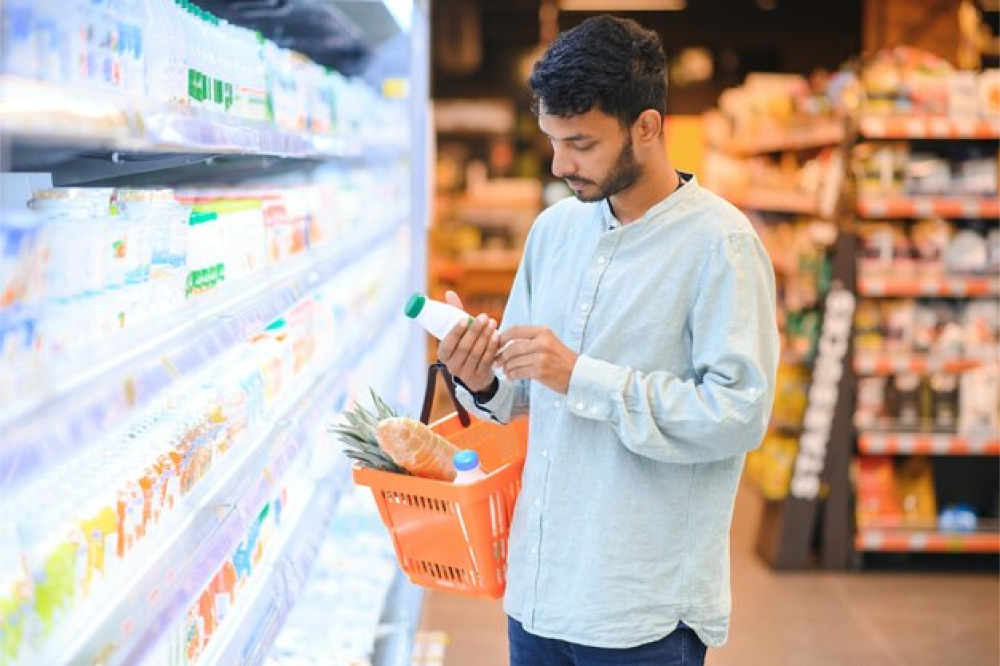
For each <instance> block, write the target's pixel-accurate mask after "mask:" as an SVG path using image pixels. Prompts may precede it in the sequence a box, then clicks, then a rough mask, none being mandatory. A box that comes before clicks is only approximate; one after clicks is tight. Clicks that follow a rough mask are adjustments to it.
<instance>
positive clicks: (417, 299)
mask: <svg viewBox="0 0 1000 666" xmlns="http://www.w3.org/2000/svg"><path fill="white" fill-rule="evenodd" d="M403 312H405V313H406V316H407V317H409V318H410V319H413V320H415V321H416V322H417V323H418V324H420V325H421V326H423V327H424V328H426V329H427V332H428V333H430V334H431V335H433V336H434V337H435V338H437V339H438V340H443V339H444V337H445V336H446V335H448V333H450V332H451V329H453V328H454V327H455V324H458V323H460V322H466V323H467V324H468V325H470V326H471V325H472V321H473V319H472V316H471V315H469V313H468V312H465V311H464V310H460V309H458V308H456V307H455V306H454V305H451V304H449V303H444V302H442V301H435V300H433V299H430V298H427V297H426V296H425V295H423V294H421V293H419V292H417V293H415V294H413V295H412V296H410V300H408V301H407V302H406V307H405V308H404V309H403Z"/></svg>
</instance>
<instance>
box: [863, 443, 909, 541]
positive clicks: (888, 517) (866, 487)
mask: <svg viewBox="0 0 1000 666" xmlns="http://www.w3.org/2000/svg"><path fill="white" fill-rule="evenodd" d="M854 473H855V483H856V484H857V492H856V493H855V497H856V498H857V504H856V507H855V512H856V518H857V522H858V526H859V527H892V526H896V525H899V523H900V522H901V521H902V517H903V512H902V508H901V507H900V503H899V497H898V495H897V494H896V470H895V467H894V466H893V460H892V458H891V457H890V456H861V457H859V458H857V459H855V461H854Z"/></svg>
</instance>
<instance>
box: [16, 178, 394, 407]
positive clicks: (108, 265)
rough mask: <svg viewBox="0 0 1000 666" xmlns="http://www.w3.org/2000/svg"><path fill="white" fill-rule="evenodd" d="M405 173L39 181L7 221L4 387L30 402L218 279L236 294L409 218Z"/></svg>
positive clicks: (199, 297)
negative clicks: (115, 184) (191, 182)
mask: <svg viewBox="0 0 1000 666" xmlns="http://www.w3.org/2000/svg"><path fill="white" fill-rule="evenodd" d="M407 178H408V172H407V171H406V170H405V169H400V168H384V169H379V174H378V178H377V180H376V179H375V178H373V177H372V175H371V174H370V173H367V172H362V171H360V170H356V169H354V170H351V169H348V170H326V171H325V172H321V174H320V175H317V176H316V177H315V179H314V182H313V183H311V184H307V185H299V186H295V187H274V188H262V187H260V186H256V187H227V188H224V189H219V188H216V189H212V190H182V191H176V192H174V191H172V190H167V189H159V190H135V189H113V188H57V189H51V190H44V191H38V192H36V193H35V196H34V199H32V201H31V202H30V203H29V210H27V211H21V210H9V211H8V210H5V211H4V214H3V216H2V219H0V275H2V276H3V282H2V283H0V313H2V318H0V319H2V323H0V358H3V359H4V362H5V363H4V366H3V368H2V369H0V397H2V398H3V399H4V400H5V401H7V402H8V404H9V403H10V402H12V401H15V398H17V399H18V400H19V401H21V402H23V401H24V400H25V399H28V398H31V397H33V396H34V395H35V394H37V393H38V392H40V391H42V390H46V389H47V387H50V386H51V385H52V383H53V381H52V379H53V376H54V375H56V374H60V375H64V376H65V374H67V373H72V372H73V371H74V370H75V369H77V368H81V367H87V366H90V365H93V363H94V359H95V357H99V356H100V353H97V352H98V351H99V350H100V348H101V347H102V346H103V347H104V348H106V349H107V351H108V352H109V353H112V354H117V353H118V352H119V351H120V349H121V345H122V342H123V340H131V341H134V340H135V339H137V338H138V339H141V338H149V337H150V336H151V335H155V334H156V333H160V332H162V330H163V324H164V322H165V321H168V322H169V321H172V322H176V323H181V322H183V321H188V320H190V318H191V317H192V315H196V314H198V312H199V311H200V310H199V309H201V308H204V307H205V303H206V302H208V301H206V300H205V299H204V298H203V296H205V295H207V293H208V292H210V291H223V292H224V293H222V294H220V297H225V296H229V297H231V296H233V295H234V294H236V293H237V292H236V290H237V289H241V290H242V289H245V288H246V286H247V284H248V283H249V282H257V283H258V284H259V283H262V282H265V281H267V280H268V278H269V277H273V276H274V275H276V274H280V273H281V272H282V271H283V270H285V269H286V268H287V267H288V266H290V265H291V266H295V265H297V264H296V263H295V262H294V261H293V260H295V259H300V262H299V263H302V262H312V261H315V260H316V256H317V255H319V254H323V253H325V252H327V251H328V248H329V247H332V243H331V241H333V240H334V239H336V238H345V237H351V236H352V235H353V236H355V237H357V236H360V235H361V234H362V233H363V232H365V228H366V227H367V228H371V227H373V226H374V225H372V223H371V222H370V219H372V218H374V219H376V220H381V221H383V223H384V224H385V225H398V224H400V223H401V222H402V221H403V219H404V215H405V210H404V209H403V208H401V206H400V204H401V202H402V203H404V204H405V202H406V200H407V196H406V195H407V182H406V180H407ZM362 200H367V201H370V202H371V204H370V207H369V208H368V210H367V212H366V217H363V216H362V215H361V214H360V202H361V201H362ZM367 216H370V217H367ZM223 287H225V289H223ZM154 331H155V332H154ZM126 336H128V337H126Z"/></svg>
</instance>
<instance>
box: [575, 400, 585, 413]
mask: <svg viewBox="0 0 1000 666" xmlns="http://www.w3.org/2000/svg"><path fill="white" fill-rule="evenodd" d="M584 407H586V405H585V404H583V403H582V402H578V403H576V408H577V409H579V410H580V411H581V412H582V411H583V408H584Z"/></svg>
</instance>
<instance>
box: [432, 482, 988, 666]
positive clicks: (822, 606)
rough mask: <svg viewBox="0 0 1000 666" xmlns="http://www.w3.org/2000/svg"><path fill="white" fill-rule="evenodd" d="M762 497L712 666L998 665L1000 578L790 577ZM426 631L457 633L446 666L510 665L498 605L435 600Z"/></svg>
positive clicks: (741, 505) (746, 515) (741, 506)
mask: <svg viewBox="0 0 1000 666" xmlns="http://www.w3.org/2000/svg"><path fill="white" fill-rule="evenodd" d="M759 511H760V500H759V499H758V496H757V495H756V494H755V493H754V492H753V491H752V490H750V489H749V488H743V489H741V491H740V496H739V499H738V502H737V510H736V515H735V518H734V524H733V538H732V550H733V576H732V578H733V606H734V611H733V619H732V627H731V630H730V639H729V643H728V644H727V645H726V646H725V647H723V648H721V649H718V650H710V651H709V657H708V662H707V663H708V666H998V664H1000V628H998V627H1000V587H998V577H997V576H996V575H993V574H960V573H947V574H941V573H935V574H900V573H877V574H876V573H868V572H860V573H846V574H845V573H837V574H826V573H794V574H788V573H782V574H777V573H774V572H772V571H771V570H770V569H769V568H768V567H767V566H766V565H764V564H763V563H762V562H761V561H760V560H759V559H758V558H757V556H756V555H755V554H754V553H753V539H754V534H755V531H756V528H757V520H758V516H759ZM426 599H427V601H426V603H425V606H424V617H423V622H422V624H423V626H424V627H425V628H427V629H432V630H442V631H445V632H447V634H448V635H449V639H450V640H449V643H448V646H447V651H446V653H445V666H505V665H506V664H507V646H506V625H505V617H504V614H503V610H502V608H501V605H500V603H499V602H497V603H490V602H485V601H477V600H469V599H464V598H462V597H458V596H455V595H448V594H441V593H431V594H428V595H427V597H426Z"/></svg>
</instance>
